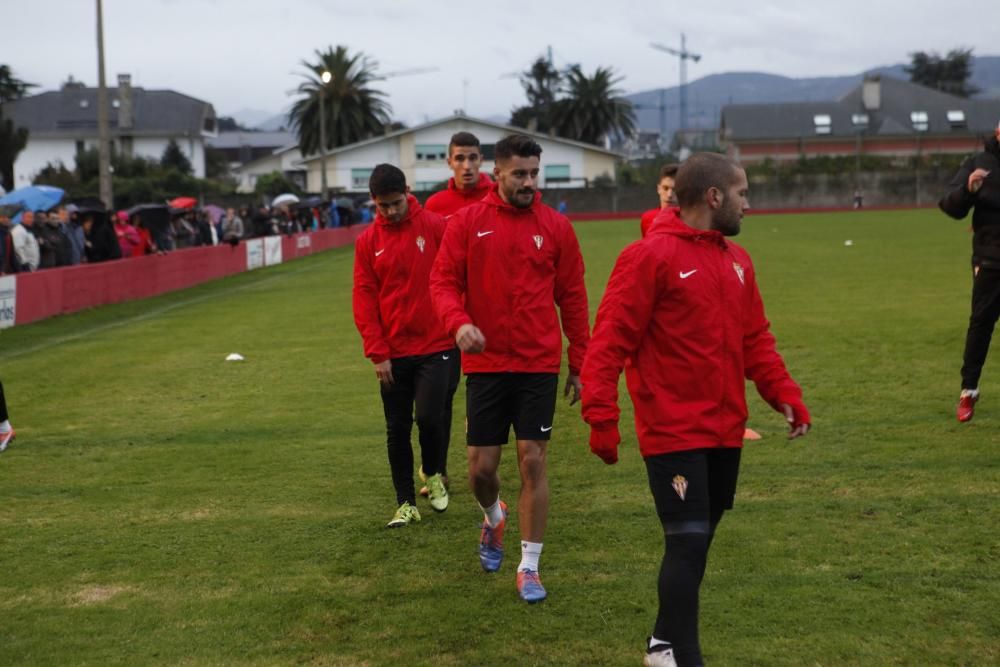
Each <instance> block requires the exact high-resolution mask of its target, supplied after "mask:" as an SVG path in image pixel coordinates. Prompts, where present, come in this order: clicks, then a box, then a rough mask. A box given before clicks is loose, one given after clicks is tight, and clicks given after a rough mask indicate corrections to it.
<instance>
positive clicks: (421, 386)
mask: <svg viewBox="0 0 1000 667" xmlns="http://www.w3.org/2000/svg"><path fill="white" fill-rule="evenodd" d="M457 355H458V350H446V351H445V352H443V353H442V352H437V353H435V354H426V355H420V356H414V357H400V358H398V359H393V360H392V376H393V380H394V382H393V384H391V385H389V386H388V387H386V386H382V406H383V407H384V409H385V426H386V436H387V445H388V452H389V468H390V469H391V471H392V484H393V486H394V487H395V489H396V504H399V505H401V504H403V503H404V502H409V503H410V504H416V494H415V493H414V489H413V448H412V446H411V444H410V432H411V431H412V430H413V422H414V420H416V422H417V430H418V431H419V434H420V435H419V437H420V460H421V464H422V467H423V469H424V473H425V474H426V475H428V476H430V475H435V474H437V473H440V472H443V471H444V464H445V457H446V455H447V446H448V437H449V435H450V433H451V410H449V409H446V403H450V402H451V396H452V393H453V392H451V387H452V386H453V384H457V383H454V382H453V380H452V370H453V363H454V361H453V360H454V359H455V357H456V356H457ZM446 420H447V421H446Z"/></svg>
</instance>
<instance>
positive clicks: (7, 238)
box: [0, 211, 21, 274]
mask: <svg viewBox="0 0 1000 667" xmlns="http://www.w3.org/2000/svg"><path fill="white" fill-rule="evenodd" d="M20 266H21V262H20V261H19V260H18V258H17V255H16V254H15V253H14V238H13V237H12V236H11V223H10V216H9V215H7V213H6V212H4V211H0V274H4V273H17V272H18V270H19V269H20Z"/></svg>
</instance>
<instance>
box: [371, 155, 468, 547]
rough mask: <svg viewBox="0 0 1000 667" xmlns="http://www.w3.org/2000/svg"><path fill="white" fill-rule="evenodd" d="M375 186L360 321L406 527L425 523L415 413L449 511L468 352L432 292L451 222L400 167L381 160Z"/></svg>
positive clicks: (435, 502)
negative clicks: (416, 191) (456, 417)
mask: <svg viewBox="0 0 1000 667" xmlns="http://www.w3.org/2000/svg"><path fill="white" fill-rule="evenodd" d="M368 187H369V190H370V191H371V196H372V199H373V200H374V201H375V208H376V211H377V214H376V216H375V223H374V224H373V225H371V226H370V227H368V228H367V229H365V231H363V232H362V233H361V235H360V236H358V240H357V242H356V243H355V247H354V300H353V305H354V323H355V325H356V326H357V327H358V331H359V332H360V333H361V338H362V339H363V341H364V349H365V356H366V357H368V358H369V359H371V361H372V363H373V364H374V365H375V376H376V377H377V378H378V381H379V386H380V388H381V395H382V405H383V408H384V411H385V424H386V433H387V440H388V442H387V445H388V453H389V467H390V469H391V471H392V483H393V486H394V487H395V489H396V505H397V509H396V513H395V515H394V516H393V517H392V520H391V521H389V523H388V527H390V528H400V527H403V526H407V525H409V524H411V523H414V522H417V521H420V512H419V511H418V510H417V506H416V495H415V493H414V486H413V449H412V448H411V445H410V432H411V431H412V429H413V421H414V411H415V412H416V422H417V430H418V431H419V433H420V457H421V461H422V466H421V468H422V469H423V470H424V471H425V473H426V474H427V487H428V492H429V497H430V504H431V507H432V508H433V509H434V510H435V511H437V512H443V511H445V510H446V509H447V508H448V491H447V489H446V488H445V484H444V479H443V477H442V474H441V473H442V471H443V470H444V465H445V461H444V457H445V456H446V455H447V454H446V451H447V450H446V449H445V443H446V442H447V439H448V437H449V434H450V431H451V394H450V393H449V388H450V387H451V386H453V385H455V384H457V382H458V379H457V376H458V373H459V365H458V364H459V356H458V350H456V349H455V343H454V341H452V340H451V338H450V337H449V336H448V332H447V331H446V330H445V328H444V326H443V325H442V324H441V321H440V320H439V319H438V317H437V315H435V314H434V309H433V308H432V306H431V300H430V294H429V292H428V290H427V282H428V279H429V276H430V272H431V266H432V264H433V263H434V257H435V255H436V254H437V252H438V248H439V246H440V244H441V238H442V236H443V235H444V228H445V222H444V219H443V218H442V217H441V216H439V215H438V214H436V213H432V212H430V211H425V210H423V209H421V207H420V204H419V203H418V202H417V199H416V197H414V196H412V195H411V194H409V188H408V187H407V186H406V176H404V174H403V172H402V171H400V170H399V168H397V167H394V166H393V165H390V164H380V165H378V166H376V167H375V169H374V170H373V171H372V174H371V177H370V179H369V181H368Z"/></svg>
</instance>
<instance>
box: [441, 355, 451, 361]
mask: <svg viewBox="0 0 1000 667" xmlns="http://www.w3.org/2000/svg"><path fill="white" fill-rule="evenodd" d="M441 358H442V359H444V360H445V361H448V360H449V359H451V357H450V356H448V355H447V354H442V355H441Z"/></svg>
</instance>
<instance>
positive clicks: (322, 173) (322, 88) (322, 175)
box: [319, 70, 333, 200]
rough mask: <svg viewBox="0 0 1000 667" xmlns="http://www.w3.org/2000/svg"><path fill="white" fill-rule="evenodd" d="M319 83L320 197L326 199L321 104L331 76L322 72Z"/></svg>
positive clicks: (324, 118) (324, 145) (324, 125)
mask: <svg viewBox="0 0 1000 667" xmlns="http://www.w3.org/2000/svg"><path fill="white" fill-rule="evenodd" d="M319 78H320V81H322V82H323V85H322V86H320V87H319V165H320V183H321V184H322V185H321V186H320V187H321V192H320V195H322V197H323V199H324V200H325V199H326V107H325V106H324V104H323V98H324V97H326V84H328V83H330V79H332V78H333V75H332V74H330V73H329V72H328V71H326V70H323V73H322V74H320V76H319Z"/></svg>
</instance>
